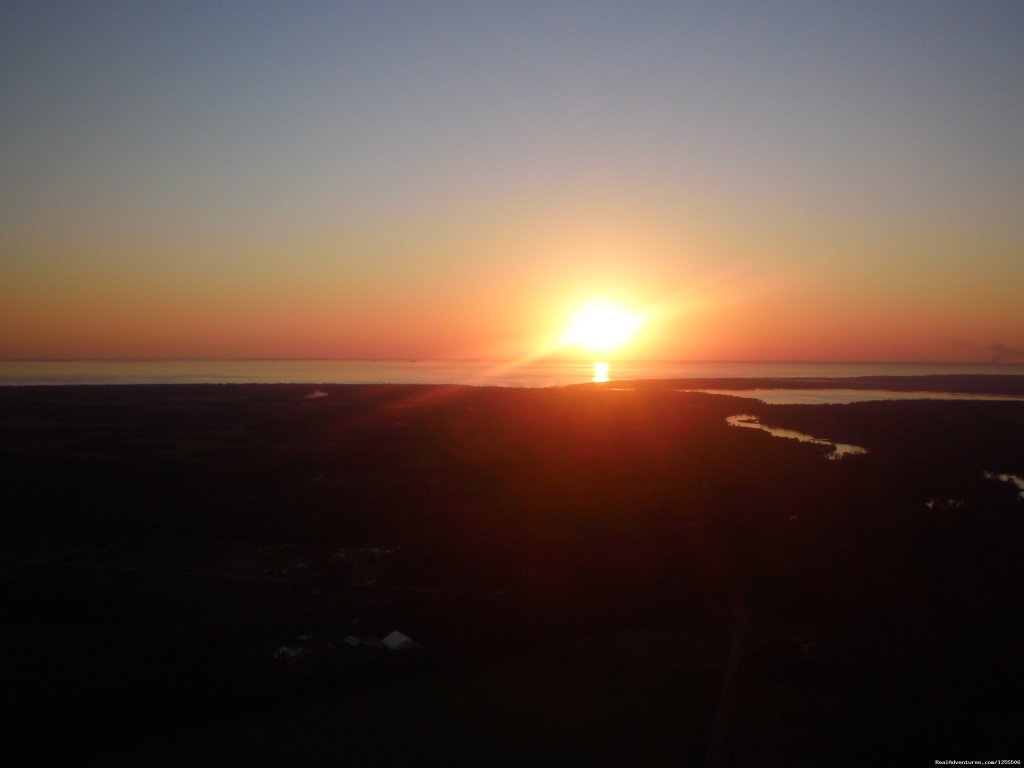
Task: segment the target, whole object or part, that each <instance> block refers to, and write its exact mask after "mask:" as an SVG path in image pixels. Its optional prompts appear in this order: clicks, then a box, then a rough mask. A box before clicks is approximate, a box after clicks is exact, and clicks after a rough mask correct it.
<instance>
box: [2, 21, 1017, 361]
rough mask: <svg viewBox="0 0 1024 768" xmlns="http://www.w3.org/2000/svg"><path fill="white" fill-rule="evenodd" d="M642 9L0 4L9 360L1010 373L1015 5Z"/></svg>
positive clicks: (1013, 346) (1013, 345)
mask: <svg viewBox="0 0 1024 768" xmlns="http://www.w3.org/2000/svg"><path fill="white" fill-rule="evenodd" d="M456 5H457V4H456ZM641 5H643V6H644V8H643V9H642V10H643V12H640V11H635V12H630V13H626V12H625V11H621V12H620V11H619V10H614V9H604V10H600V11H598V10H596V9H594V8H592V7H591V6H589V5H588V4H581V5H579V6H576V5H575V4H573V3H569V4H567V5H566V6H565V8H564V9H562V11H558V12H556V11H554V10H552V9H550V8H548V7H547V5H545V4H538V5H533V4H529V3H527V5H526V7H524V8H521V9H519V10H517V11H516V12H515V13H513V12H511V11H510V10H502V9H500V8H497V7H494V8H488V9H477V10H475V11H473V10H471V9H470V8H469V7H467V8H462V9H459V8H456V7H454V6H453V7H452V8H451V9H447V10H446V11H445V12H443V13H426V12H424V11H421V10H415V9H409V8H405V9H404V10H403V12H402V13H401V14H397V15H396V13H393V12H392V11H394V10H395V9H391V10H390V11H389V10H388V8H389V7H390V6H389V4H388V3H386V2H384V3H381V4H380V7H377V5H376V4H374V7H373V8H361V7H356V6H349V5H347V4H340V5H339V6H338V7H337V8H333V9H332V8H318V9H309V10H307V11H306V12H304V13H298V12H286V11H285V10H284V9H281V8H279V9H274V8H259V9H252V8H249V7H248V6H246V5H244V4H239V5H237V6H236V5H234V4H232V3H226V4H224V6H223V7H222V8H219V9H218V10H216V11H213V10H205V11H204V10H202V9H201V8H199V7H196V8H180V9H173V8H172V9H165V10H162V11H159V12H158V11H156V10H152V9H145V8H136V9H130V10H125V9H123V8H120V9H118V10H116V11H115V9H113V8H108V7H106V6H105V5H103V4H102V3H100V4H97V5H95V6H93V7H79V6H77V5H74V4H67V5H66V6H61V5H59V4H58V5H57V6H55V9H56V10H53V12H52V13H43V12H42V11H38V10H34V9H32V8H31V7H27V6H26V7H19V8H16V9H7V10H5V11H3V14H4V17H3V18H2V19H0V22H3V23H0V30H3V31H2V32H0V34H2V35H3V36H4V38H3V40H4V44H3V45H2V46H0V51H2V54H0V56H2V60H0V73H2V74H0V78H2V79H3V84H4V88H5V91H4V92H5V93H7V94H9V98H6V99H5V102H6V103H5V120H4V121H3V123H2V125H0V171H2V175H3V178H4V179H5V183H4V185H3V197H2V202H3V205H2V206H0V259H2V273H0V359H25V358H32V359H38V358H253V357H257V358H277V357H284V358H301V357H317V358H377V359H380V358H398V359H430V358H448V359H452V358H462V359H467V358H474V359H479V358H487V359H497V360H506V359H518V358H521V357H524V356H527V357H528V356H532V355H537V354H541V353H551V354H564V355H575V354H582V353H579V352H578V351H574V350H560V349H557V348H555V347H553V346H552V342H553V340H554V339H556V338H557V337H558V336H559V334H560V332H561V330H562V327H563V325H564V323H565V322H566V319H567V318H568V316H569V315H570V314H571V312H572V311H573V310H574V309H575V308H576V307H577V306H579V305H580V304H581V303H583V302H586V301H588V300H592V299H598V298H603V299H608V300H612V301H618V302H622V303H624V304H626V305H629V306H632V307H635V308H638V309H641V310H643V311H645V312H647V313H648V315H649V320H648V322H647V324H646V325H645V326H644V327H643V329H642V330H641V332H640V333H639V334H638V335H637V337H636V338H635V339H634V341H633V342H632V343H630V344H629V345H628V346H626V347H625V348H623V349H621V350H619V351H618V352H617V353H616V354H617V355H618V356H620V357H622V358H633V359H651V360H655V359H659V360H836V361H839V360H872V361H890V360H891V361H897V360H905V361H957V360H964V361H972V360H977V361H987V360H990V359H993V358H994V357H997V356H998V357H999V358H1000V359H1003V360H1007V361H1013V362H1019V361H1020V360H1021V359H1024V312H1022V311H1021V309H1020V299H1019V293H1020V287H1021V286H1022V285H1024V217H1021V216H1020V211H1019V203H1020V201H1021V200H1024V140H1022V138H1021V137H1022V136H1024V100H1022V99H1021V98H1020V90H1019V72H1020V71H1021V67H1022V66H1024V47H1021V46H1020V45H1018V44H1017V43H1018V42H1019V41H1018V40H1017V39H1016V37H1015V36H1014V35H1012V34H1011V33H1010V31H1009V30H1012V29H1019V28H1020V24H1021V23H1022V22H1024V12H1022V11H1021V10H1020V8H1019V7H1017V6H1016V5H1014V4H1006V5H1005V7H1003V6H1002V5H998V4H995V5H993V6H991V7H990V6H985V7H983V8H982V7H979V6H978V5H977V4H960V3H948V4H947V3H940V5H943V6H944V7H945V6H946V5H948V6H949V7H948V8H947V9H946V10H947V13H945V14H936V15H935V16H934V18H933V17H930V16H928V17H924V18H922V17H921V15H919V14H912V13H908V12H906V11H905V9H904V10H901V9H899V8H892V9H889V8H886V9H884V10H879V13H878V14H877V15H875V16H871V15H869V14H856V13H852V12H851V11H850V10H849V9H845V10H844V9H831V10H829V9H824V8H817V7H812V8H809V7H807V5H806V4H801V3H782V4H779V6H778V7H777V8H773V9H772V11H771V12H770V13H769V12H768V11H766V10H765V9H764V8H763V6H761V4H754V3H751V4H749V5H744V4H741V6H740V8H741V10H740V11H738V12H737V13H725V12H724V11H722V12H720V11H716V10H705V11H704V12H701V13H696V12H695V11H693V9H688V8H683V7H680V8H670V7H668V6H666V5H664V4H653V3H652V4H644V3H641ZM570 11H571V12H570ZM998 350H1001V352H998V354H997V351H998Z"/></svg>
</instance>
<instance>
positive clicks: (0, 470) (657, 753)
mask: <svg viewBox="0 0 1024 768" xmlns="http://www.w3.org/2000/svg"><path fill="white" fill-rule="evenodd" d="M939 384H940V385H941V382H939ZM1021 384H1022V382H1021V381H1020V380H1017V379H1013V380H1006V381H1001V382H994V383H993V382H988V383H987V384H986V383H983V382H967V383H966V384H965V383H962V382H961V383H960V384H959V385H958V386H961V387H968V389H967V390H966V391H970V390H969V387H976V388H979V389H981V390H982V391H984V390H985V389H991V387H992V386H997V385H998V386H999V387H1000V388H1001V389H1003V390H1004V391H1018V392H1019V391H1021V388H1022V387H1021ZM884 385H885V386H886V387H887V388H898V387H895V386H893V382H884ZM679 386H680V385H679V383H678V382H663V383H648V384H646V385H639V386H637V387H636V388H635V389H625V390H624V389H621V387H622V385H615V384H613V385H609V386H599V385H595V386H581V387H570V388H564V389H550V390H524V389H517V390H511V389H497V388H458V387H422V386H319V387H316V386H312V385H309V386H292V385H287V386H285V385H281V386H267V385H261V386H256V385H253V386H247V385H246V386H243V385H230V386H153V387H145V386H127V387H52V388H36V387H25V388H7V389H0V483H2V489H3V491H2V492H3V500H4V501H3V508H4V511H3V537H2V539H0V556H2V559H0V596H2V599H0V607H2V611H0V620H2V622H3V625H2V628H0V629H2V634H0V638H2V640H0V643H2V646H0V647H2V650H3V653H2V655H0V708H2V711H0V717H2V720H3V722H4V723H5V725H6V726H7V731H8V733H9V734H10V735H9V736H8V737H7V739H6V741H5V744H4V758H3V759H4V762H5V763H8V764H10V763H12V762H13V763H14V764H27V765H42V764H64V765H92V764H95V765H154V764H158V765H159V764H162V765H196V764H202V765H206V764H211V765H253V764H260V765H332V766H333V765H346V764H367V765H387V764H396V765H397V764H402V765H421V764H426V763H427V761H428V759H430V758H435V759H438V760H441V761H443V763H444V764H447V765H462V764H466V763H468V761H470V760H473V761H475V762H476V764H480V765H712V766H726V765H732V766H763V765H787V766H847V765H849V766H859V765H865V766H874V765H933V764H934V762H935V760H944V759H950V760H952V759H959V760H964V759H979V760H1000V759H1020V758H1022V757H1024V740H1022V734H1024V728H1022V727H1021V723H1024V708H1022V705H1021V695H1020V694H1021V680H1022V675H1021V673H1022V651H1021V648H1022V640H1024V638H1022V635H1021V630H1022V626H1024V621H1022V615H1021V607H1022V604H1024V603H1022V596H1024V594H1022V593H1024V573H1022V571H1024V566H1022V559H1021V552H1022V544H1024V501H1022V500H1021V498H1020V495H1019V493H1018V490H1017V489H1016V488H1015V487H1014V486H1013V485H1012V484H1011V483H1008V482H1002V481H999V480H996V479H991V478H988V477H986V476H985V472H993V473H998V474H1002V473H1009V474H1016V475H1024V403H1019V402H935V401H931V402H925V401H921V402H903V403H865V404H855V405H843V406H766V405H762V404H760V403H758V402H756V401H751V400H743V399H739V398H733V397H724V396H712V395H702V394H690V393H681V392H678V391H673V390H674V389H678V388H679ZM865 386H878V382H874V381H873V382H871V384H870V385H868V384H865ZM907 387H909V388H915V387H914V386H913V382H911V383H910V384H907ZM929 388H934V387H929ZM739 413H747V414H753V415H757V416H759V417H760V419H761V422H762V423H764V424H767V425H770V426H784V427H789V428H792V429H798V430H800V431H803V432H807V433H810V434H812V435H815V436H818V437H823V438H828V439H830V440H837V441H842V442H847V443H852V444H856V445H860V446H864V447H866V448H867V449H868V451H869V452H868V453H867V454H866V455H860V456H848V457H846V458H843V459H841V460H838V461H832V460H828V458H827V453H828V449H827V447H825V446H819V445H812V444H806V443H799V442H796V441H793V440H780V439H776V438H773V437H771V436H769V435H768V434H766V433H765V432H761V431H757V430H754V429H740V428H736V427H729V426H727V425H726V423H725V418H726V417H727V416H730V415H734V414H739ZM395 630H397V631H399V632H401V633H402V636H395V635H391V636H390V637H389V635H390V633H392V632H393V631H395ZM403 636H404V637H407V638H411V640H412V641H413V642H412V643H407V642H403V640H404V638H403ZM385 641H387V642H385ZM394 644H398V645H399V646H403V647H399V648H397V649H392V648H391V647H390V645H394Z"/></svg>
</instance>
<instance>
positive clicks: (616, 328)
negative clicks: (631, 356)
mask: <svg viewBox="0 0 1024 768" xmlns="http://www.w3.org/2000/svg"><path fill="white" fill-rule="evenodd" d="M643 321H644V318H643V315H641V314H640V313H639V312H636V311H634V310H631V309H628V308H627V307H624V306H622V305H621V304H614V303H612V302H606V301H595V302H591V303H589V304H585V305H583V306H582V307H580V308H579V309H577V310H576V312H575V313H573V315H572V317H570V318H569V322H568V324H567V325H566V327H565V331H564V332H563V333H562V344H564V345H565V346H568V347H580V348H582V349H585V350H586V351H588V352H610V351H612V350H614V349H618V348H619V347H621V346H622V345H623V344H625V343H626V342H628V341H629V340H630V339H631V338H632V337H633V335H634V334H635V333H636V331H637V330H638V329H639V328H640V326H641V325H642V324H643Z"/></svg>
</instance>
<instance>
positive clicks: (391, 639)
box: [382, 629, 420, 651]
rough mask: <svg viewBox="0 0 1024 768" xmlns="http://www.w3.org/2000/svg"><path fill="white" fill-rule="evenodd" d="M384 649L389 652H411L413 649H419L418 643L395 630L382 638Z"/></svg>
mask: <svg viewBox="0 0 1024 768" xmlns="http://www.w3.org/2000/svg"><path fill="white" fill-rule="evenodd" d="M382 642H383V643H384V647H385V648H387V649H388V650H389V651H411V650H412V649H414V648H419V647H420V646H419V643H417V642H416V641H415V640H413V639H412V638H411V637H409V636H408V635H405V634H402V633H401V632H399V631H398V630H397V629H396V630H395V631H394V632H391V633H390V634H388V635H385V636H384V639H383V640H382Z"/></svg>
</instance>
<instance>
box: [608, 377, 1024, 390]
mask: <svg viewBox="0 0 1024 768" xmlns="http://www.w3.org/2000/svg"><path fill="white" fill-rule="evenodd" d="M624 383H628V384H629V386H637V387H641V388H644V389H664V388H665V387H668V386H672V387H676V388H678V389H737V390H743V389H788V388H798V389H882V390H889V391H892V392H954V393H962V394H978V395H1024V376H1012V375H983V376H978V375H968V374H964V375H956V374H934V375H928V376H852V377H847V378H824V379H814V378H767V379H745V378H735V377H732V378H717V379H675V380H660V379H659V380H654V379H648V380H643V381H630V382H619V384H620V385H621V384H624Z"/></svg>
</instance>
